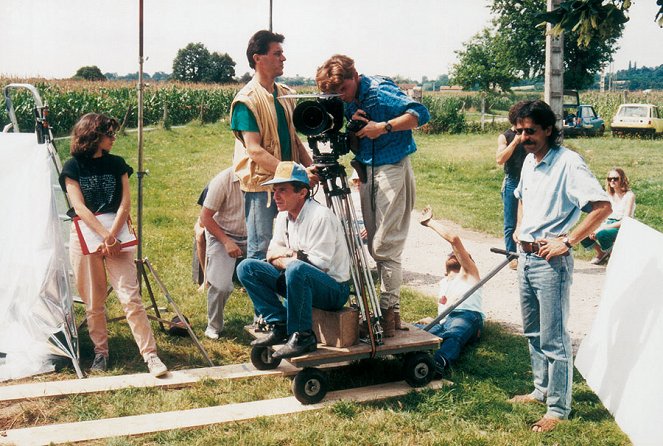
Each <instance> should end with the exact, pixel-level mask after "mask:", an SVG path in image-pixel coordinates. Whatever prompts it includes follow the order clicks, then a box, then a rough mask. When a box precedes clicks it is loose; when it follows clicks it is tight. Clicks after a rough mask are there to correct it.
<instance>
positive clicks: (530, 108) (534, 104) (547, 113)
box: [516, 99, 560, 147]
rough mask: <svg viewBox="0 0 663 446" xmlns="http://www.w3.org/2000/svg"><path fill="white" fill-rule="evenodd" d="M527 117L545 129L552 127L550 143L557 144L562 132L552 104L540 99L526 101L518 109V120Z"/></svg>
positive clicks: (551, 144) (551, 145)
mask: <svg viewBox="0 0 663 446" xmlns="http://www.w3.org/2000/svg"><path fill="white" fill-rule="evenodd" d="M527 118H529V119H531V120H532V121H533V122H534V124H536V125H540V126H541V128H542V129H544V130H546V129H548V128H549V129H551V132H550V136H549V137H548V145H549V146H550V147H553V146H555V145H556V144H557V140H558V139H559V134H560V133H559V129H558V128H557V117H556V116H555V112H554V111H552V108H550V105H548V104H546V103H545V102H543V101H541V100H538V99H537V100H536V101H525V102H524V103H523V104H522V105H521V107H520V109H519V110H518V113H517V115H516V122H518V121H522V120H523V119H527Z"/></svg>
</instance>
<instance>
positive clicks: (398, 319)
mask: <svg viewBox="0 0 663 446" xmlns="http://www.w3.org/2000/svg"><path fill="white" fill-rule="evenodd" d="M394 328H396V330H403V331H409V330H410V328H409V327H406V326H405V325H401V313H394Z"/></svg>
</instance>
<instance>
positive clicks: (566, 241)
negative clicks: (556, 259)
mask: <svg viewBox="0 0 663 446" xmlns="http://www.w3.org/2000/svg"><path fill="white" fill-rule="evenodd" d="M562 243H564V244H565V245H566V247H567V248H569V249H571V248H573V245H572V244H571V242H569V238H568V237H564V238H563V239H562Z"/></svg>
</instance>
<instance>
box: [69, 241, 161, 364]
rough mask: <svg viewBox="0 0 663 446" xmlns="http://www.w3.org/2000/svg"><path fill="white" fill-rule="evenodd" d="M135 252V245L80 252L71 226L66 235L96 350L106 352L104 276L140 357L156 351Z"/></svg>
mask: <svg viewBox="0 0 663 446" xmlns="http://www.w3.org/2000/svg"><path fill="white" fill-rule="evenodd" d="M135 254H136V249H135V247H134V248H129V249H124V250H122V251H121V252H120V253H119V254H118V255H116V256H108V257H105V256H103V255H101V254H89V255H83V253H82V251H81V245H80V242H79V240H78V236H77V235H76V232H75V230H73V228H72V232H71V234H70V237H69V259H70V261H71V266H72V268H73V269H74V278H75V279H76V288H77V289H78V292H79V294H80V295H81V299H82V300H83V302H84V303H85V316H86V318H87V325H88V329H89V333H90V339H91V340H92V343H93V344H94V353H95V354H101V355H104V356H108V330H107V328H106V311H105V305H106V291H107V285H106V280H108V281H109V282H110V284H111V286H112V287H113V289H114V290H115V293H116V294H117V297H118V299H119V301H120V304H121V305H122V309H123V310H124V314H125V315H126V317H127V322H128V323H129V328H130V329H131V332H132V333H133V336H134V339H135V340H136V344H138V350H139V351H140V354H141V355H142V357H143V359H144V360H146V359H147V356H148V355H150V354H152V353H154V354H156V352H157V346H156V342H155V340H154V333H152V327H151V325H150V322H149V320H148V319H147V313H146V312H145V307H144V306H143V301H142V300H141V297H140V291H139V289H138V277H137V273H136V264H135V263H134V258H135ZM107 276H108V277H107Z"/></svg>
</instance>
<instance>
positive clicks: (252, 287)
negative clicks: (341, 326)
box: [237, 259, 350, 335]
mask: <svg viewBox="0 0 663 446" xmlns="http://www.w3.org/2000/svg"><path fill="white" fill-rule="evenodd" d="M279 275H280V270H278V269H276V268H275V267H274V266H273V265H271V264H270V263H267V262H266V261H262V260H256V259H246V260H243V261H242V262H241V263H240V264H239V265H238V266H237V277H238V278H239V280H240V282H242V285H244V288H246V292H247V293H249V297H250V298H251V300H252V301H253V307H254V309H255V313H256V315H262V317H263V319H264V320H265V321H266V322H267V323H269V324H273V323H276V322H287V324H288V334H289V335H290V334H292V333H294V332H297V331H306V330H310V329H311V328H312V327H313V321H312V316H311V313H312V308H313V307H315V308H320V309H321V310H327V311H336V310H340V309H341V308H343V305H345V303H346V302H347V301H348V296H349V294H350V286H349V284H348V283H347V282H344V283H338V282H337V281H335V280H334V279H332V278H331V277H330V276H329V275H328V274H325V273H324V272H322V271H320V270H319V269H318V268H316V267H315V266H312V265H310V264H308V263H306V262H303V261H301V260H294V261H293V262H292V263H290V264H289V265H288V267H287V268H286V270H285V283H286V294H287V297H286V299H285V300H284V302H283V303H282V302H281V300H280V299H279V296H278V294H277V293H276V281H277V279H278V277H279Z"/></svg>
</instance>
